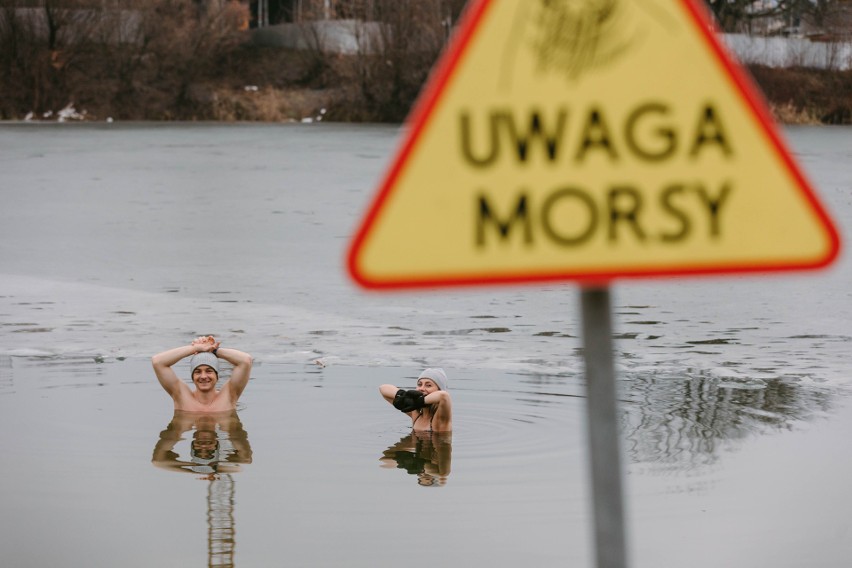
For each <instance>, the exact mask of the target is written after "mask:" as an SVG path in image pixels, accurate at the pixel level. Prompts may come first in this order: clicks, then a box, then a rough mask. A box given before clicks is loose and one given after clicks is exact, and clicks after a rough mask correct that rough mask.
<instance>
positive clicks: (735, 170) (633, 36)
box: [348, 0, 839, 566]
mask: <svg viewBox="0 0 852 568" xmlns="http://www.w3.org/2000/svg"><path fill="white" fill-rule="evenodd" d="M410 124H411V129H410V131H409V133H408V135H407V137H406V138H405V140H404V141H403V144H402V146H401V150H400V152H399V153H398V155H397V156H396V159H395V160H394V162H393V164H392V166H391V167H390V169H389V171H388V174H387V176H386V178H385V180H384V182H383V184H382V186H381V188H380V190H379V192H378V194H377V196H376V198H375V200H374V202H373V203H372V205H371V207H370V209H369V211H368V212H367V215H366V217H365V219H364V222H363V223H362V225H361V227H360V229H359V231H358V232H357V234H356V236H355V238H354V240H353V243H352V247H351V249H350V253H349V259H348V260H349V270H350V273H351V275H352V277H353V278H354V279H355V280H356V281H357V282H358V283H359V284H361V285H362V286H364V287H367V288H373V289H389V288H394V289H398V288H417V287H433V286H459V285H478V284H496V283H517V282H532V281H554V280H576V281H580V282H581V283H583V284H584V286H586V289H585V291H584V292H583V313H584V329H585V330H586V334H587V335H586V337H585V343H586V351H587V367H588V376H587V379H588V381H589V382H590V383H595V384H590V391H589V408H590V418H591V419H595V416H594V415H595V414H597V413H598V412H599V410H597V409H598V402H599V401H598V400H597V398H596V397H597V395H598V394H600V395H601V396H603V397H604V400H603V406H602V407H601V408H602V409H601V410H600V412H603V413H605V414H610V413H612V414H613V416H611V417H610V416H607V418H606V421H610V420H614V409H615V399H614V394H613V393H614V386H612V385H610V386H605V385H604V386H603V387H602V390H603V392H601V393H597V391H596V388H597V386H599V385H598V382H599V381H600V382H601V383H606V382H610V383H612V382H613V381H614V377H613V376H612V375H613V373H612V360H611V356H610V355H608V354H607V353H610V352H611V345H610V341H611V334H610V331H609V327H608V321H609V310H610V309H609V296H608V293H607V291H606V288H605V287H604V284H605V283H606V282H608V281H609V280H611V279H613V278H618V277H639V276H659V275H687V274H691V275H698V274H716V273H741V272H767V271H779V270H796V269H810V268H819V267H823V266H826V265H828V264H829V263H830V262H832V261H833V260H834V258H835V257H836V256H837V254H838V250H839V238H838V235H837V231H836V229H835V228H834V226H833V225H832V223H831V221H830V219H829V218H828V216H827V214H826V213H825V211H824V209H823V208H822V206H821V205H820V203H819V202H818V200H817V198H816V197H815V195H814V193H813V191H812V190H811V188H810V187H809V185H808V183H807V181H806V180H805V178H804V176H803V175H802V173H801V171H800V170H799V168H798V167H797V165H796V164H795V163H794V161H793V159H792V158H791V157H790V153H789V151H788V150H787V149H786V147H785V145H784V143H783V142H782V140H781V139H780V137H779V135H778V133H777V132H776V131H775V129H774V127H773V125H772V122H771V119H770V118H769V116H768V114H767V111H766V110H765V109H764V106H763V104H762V103H761V101H760V100H759V97H757V96H756V95H755V92H754V90H753V88H752V87H751V84H750V82H749V80H748V79H747V77H746V76H745V73H744V72H743V71H742V70H740V69H739V68H738V66H737V65H736V64H734V63H733V62H732V61H731V60H730V59H729V58H728V57H727V56H726V55H725V53H724V51H723V50H722V48H721V47H720V46H719V44H718V42H717V41H716V39H715V38H714V36H713V35H712V33H711V32H710V31H709V25H708V23H707V22H706V21H705V19H704V18H703V15H702V14H701V8H700V7H699V6H698V2H697V1H696V2H694V3H693V2H692V1H691V0H656V1H653V2H635V1H633V0H585V1H583V2H571V1H567V0H562V1H558V0H557V1H552V2H529V1H527V0H515V1H511V0H500V1H499V2H498V1H494V0H475V1H473V2H471V4H470V5H469V7H468V10H467V12H466V15H465V18H464V20H463V22H462V24H461V26H460V29H459V31H458V32H457V35H456V38H455V40H454V42H453V43H452V45H451V46H450V47H449V49H448V51H447V53H446V54H445V56H444V57H443V58H442V60H441V61H440V62H439V64H438V65H437V67H436V69H435V70H434V72H433V77H432V79H431V80H430V82H429V84H428V85H427V86H426V88H425V90H424V93H423V95H422V97H421V100H420V101H419V102H418V105H417V107H416V108H415V110H414V112H413V114H412V116H411V119H410ZM593 313H595V314H598V315H596V316H594V319H591V320H590V318H591V316H592V314H593ZM599 317H600V318H603V319H605V320H606V322H607V323H606V325H603V324H600V325H603V327H600V326H599V321H598V319H597V318H599ZM593 337H594V338H595V339H593ZM601 342H603V343H601ZM598 347H600V348H601V353H600V355H599V356H601V357H606V358H607V361H596V360H593V357H595V356H597V355H594V356H593V355H592V353H594V352H596V350H597V348H598ZM593 379H594V380H593ZM608 423H609V426H608V427H607V426H604V428H608V429H609V430H613V431H614V430H615V423H614V422H611V423H610V422H608ZM599 427H600V425H598V426H597V427H596V426H595V424H594V423H591V424H590V429H592V430H593V431H592V432H591V433H590V435H591V436H592V440H593V444H592V447H591V450H592V453H593V455H592V461H593V463H594V462H596V459H597V458H596V454H595V452H596V451H598V449H600V448H598V445H599V444H604V445H606V444H610V446H611V447H609V448H608V449H606V450H602V454H601V455H607V454H608V455H611V456H612V459H616V460H617V458H618V452H617V438H616V436H615V435H614V433H613V435H612V436H609V435H606V436H603V435H601V436H598V435H597V433H598V430H597V429H596V428H599ZM610 437H611V438H612V440H611V441H607V440H608V438H610ZM601 440H604V441H603V442H602V441H601ZM607 459H609V458H607ZM609 465H610V466H612V465H614V467H609V471H610V472H611V473H610V475H617V476H618V477H617V478H616V479H615V482H614V483H610V481H612V480H609V481H605V482H604V484H606V483H609V486H607V487H606V488H605V489H604V490H603V491H602V494H608V495H613V494H617V497H618V498H617V499H615V501H617V503H616V502H614V503H611V504H610V505H611V506H612V507H615V508H616V509H618V510H619V511H618V514H617V515H616V517H617V522H616V523H615V524H620V523H621V522H622V521H621V517H620V515H621V513H620V507H621V505H620V473H619V466H618V463H615V464H609ZM606 469H607V467H603V468H600V469H597V468H596V469H595V477H594V481H595V484H596V485H597V484H598V482H599V481H600V479H599V478H600V476H603V475H606V473H605V472H604V471H603V470H606ZM595 496H596V497H595V499H596V503H599V500H598V497H599V495H598V492H597V491H596V492H595ZM609 514H610V513H608V512H605V511H602V510H596V518H598V519H600V518H601V516H602V515H604V516H606V515H609ZM608 518H610V519H611V520H612V519H613V518H614V517H612V516H610V517H608ZM611 524H612V523H611ZM599 528H600V525H599ZM615 532H617V533H618V535H615V534H611V535H610V539H615V540H619V541H620V540H621V539H622V537H621V536H620V529H618V530H617V531H615ZM600 534H601V533H600V531H599V532H598V535H599V538H598V541H599V542H598V551H599V558H601V561H603V559H602V556H601V550H602V548H607V549H608V550H612V549H613V548H614V549H619V550H620V552H617V553H615V554H614V556H616V557H618V556H620V557H621V558H622V559H623V558H624V551H623V542H618V543H615V542H612V540H610V541H609V542H607V543H605V546H604V544H603V543H601V536H600ZM623 562H624V561H623V560H621V561H619V560H616V559H614V558H613V557H610V560H609V561H607V564H606V565H608V566H621V565H623Z"/></svg>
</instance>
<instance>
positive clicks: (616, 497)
mask: <svg viewBox="0 0 852 568" xmlns="http://www.w3.org/2000/svg"><path fill="white" fill-rule="evenodd" d="M581 304H582V317H583V353H584V359H585V364H586V392H587V398H588V400H587V404H586V407H587V412H588V418H587V429H588V441H589V458H590V462H591V470H590V471H591V483H592V503H593V508H594V511H593V515H594V526H595V553H596V557H597V566H598V568H625V567H626V566H627V550H626V545H625V540H626V539H625V529H624V506H623V502H622V470H621V450H620V444H619V439H620V436H621V434H620V432H619V428H618V408H617V396H616V388H615V365H614V362H613V348H612V315H611V313H612V309H611V306H610V296H609V289H608V288H606V287H590V288H583V289H582V291H581Z"/></svg>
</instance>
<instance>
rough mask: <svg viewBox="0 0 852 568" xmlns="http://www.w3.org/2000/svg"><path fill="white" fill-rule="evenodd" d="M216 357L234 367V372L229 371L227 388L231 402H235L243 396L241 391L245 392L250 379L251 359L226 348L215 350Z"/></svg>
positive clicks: (246, 355) (245, 354) (235, 350)
mask: <svg viewBox="0 0 852 568" xmlns="http://www.w3.org/2000/svg"><path fill="white" fill-rule="evenodd" d="M216 356H217V357H219V358H220V359H224V360H225V361H227V362H228V363H230V364H231V365H233V366H234V370H233V371H231V378H230V379H228V388H229V389H230V390H231V397H232V400H233V401H234V402H236V400H237V399H238V398H239V397H240V395H241V394H243V390H245V388H246V385H247V384H248V382H249V378H250V377H251V364H252V361H253V359H252V357H251V355H249V354H248V353H243V352H242V351H238V350H237V349H229V348H227V347H220V348H219V349H217V350H216Z"/></svg>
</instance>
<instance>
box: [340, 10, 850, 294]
mask: <svg viewBox="0 0 852 568" xmlns="http://www.w3.org/2000/svg"><path fill="white" fill-rule="evenodd" d="M495 2H496V0H473V3H472V4H470V5H469V6H468V7H467V8H466V10H465V13H464V15H463V17H462V20H461V22H460V24H459V29H458V31H457V32H456V35H455V36H454V38H453V39H452V41H451V42H450V44H449V45H448V47H447V52H446V54H445V55H444V56H443V57H442V58H441V59H440V61H439V62H438V64H437V66H436V67H435V69H434V71H433V75H432V76H431V77H430V79H429V81H428V82H427V84H426V86H425V87H424V90H423V92H422V93H421V95H420V97H419V99H418V101H417V103H416V104H415V106H414V109H413V110H412V112H411V114H410V116H409V117H408V120H407V123H408V124H409V126H410V130H409V132H408V133H407V134H406V137H405V139H404V141H403V144H402V146H401V147H400V149H399V151H398V154H397V156H396V158H395V160H394V162H393V165H392V166H391V168H390V169H389V170H388V172H387V173H386V175H385V178H384V180H383V182H382V184H381V186H380V189H379V192H378V193H377V194H376V196H375V198H374V200H373V202H372V204H371V205H370V208H369V209H368V211H367V214H366V216H365V217H364V220H363V221H362V223H361V225H360V227H359V229H358V231H357V233H356V234H355V237H354V239H353V240H352V244H351V246H350V248H349V252H348V256H347V266H348V269H349V274H350V276H351V277H352V279H353V280H355V282H357V283H358V284H359V285H361V286H363V287H364V288H368V289H375V290H391V289H411V288H436V287H461V286H482V285H496V284H529V283H544V282H557V281H562V282H569V281H573V282H579V283H581V284H584V285H592V284H606V283H608V282H609V281H611V280H614V279H618V278H647V277H655V276H701V275H721V274H743V273H759V272H776V271H794V270H805V269H819V268H824V267H826V266H828V265H829V264H831V263H832V262H833V261H834V260H835V259H836V258H837V256H838V254H839V252H840V237H839V235H838V233H837V229H836V228H835V226H834V224H833V223H832V221H831V219H830V217H829V216H828V214H827V213H826V211H825V210H824V209H823V207H822V205H821V204H820V202H819V201H818V200H817V198H816V196H815V195H814V193H813V190H812V189H811V185H810V184H809V183H808V182H807V180H806V179H805V177H804V175H803V174H802V172H801V171H800V169H799V168H798V166H797V165H796V164H795V163H794V162H793V160H792V158H791V157H790V153H789V151H788V150H787V149H786V147H785V145H784V143H783V142H782V140H781V138H780V136H779V135H778V132H777V131H776V129H775V125H774V120H773V119H772V117H771V115H770V113H769V111H768V110H766V107H765V105H764V103H763V102H762V95H759V94H758V93H759V91H758V89H757V87H756V86H755V85H754V84H753V82H752V80H751V78H750V77H749V76H747V74H746V73H745V71H743V70H742V69H741V68H740V67H739V65H737V64H735V63H734V62H733V60H732V59H731V58H730V57H729V56H728V55H727V54H726V52H725V51H724V50H723V49H722V47H721V45H720V43H719V41H718V40H717V39H716V38H715V37H714V35H713V31H712V24H711V23H710V18H709V17H708V16H707V13H706V8H705V7H704V6H698V4H697V2H698V0H681V2H682V3H683V4H684V5H685V6H686V8H687V10H688V11H689V13H690V14H691V15H692V17H693V19H694V20H695V22H696V23H697V24H698V28H699V29H700V30H701V32H702V33H703V36H704V39H705V40H706V42H707V44H708V46H709V47H710V49H711V51H712V52H713V53H714V54H715V55H716V57H717V58H718V60H719V62H720V63H721V64H722V65H723V66H724V68H725V70H726V71H727V75H728V77H729V78H730V79H731V80H732V81H733V82H734V85H735V86H736V88H737V91H738V92H739V93H740V94H741V95H742V96H743V98H744V100H745V103H746V104H747V105H748V107H750V108H751V110H752V112H753V113H754V115H755V116H756V117H757V118H758V120H759V121H760V123H761V124H762V125H763V130H764V132H765V134H766V135H767V137H768V138H769V141H770V142H771V145H772V146H773V147H774V148H775V151H776V152H778V154H779V155H780V157H781V159H782V161H783V163H784V164H785V165H786V167H787V169H788V170H789V172H790V173H791V174H792V175H793V177H794V178H795V179H796V182H797V183H798V185H799V187H800V188H801V189H802V191H803V192H804V195H805V197H806V198H807V200H808V202H809V203H810V205H811V207H812V208H813V211H814V213H816V215H817V217H818V218H819V219H820V221H821V222H822V225H823V227H824V228H825V230H826V232H827V233H828V237H829V240H830V242H831V246H830V250H829V252H828V254H827V255H826V256H825V258H822V259H819V260H817V261H815V262H809V263H801V264H797V263H767V264H754V263H749V264H747V265H742V264H736V263H730V264H727V265H726V264H725V263H718V264H715V265H713V266H712V267H711V266H700V265H696V266H693V267H689V266H683V265H678V266H677V267H671V268H668V269H667V268H665V267H655V268H653V269H642V268H637V269H630V270H627V271H624V270H619V271H597V272H596V271H588V272H587V271H583V270H582V269H572V270H571V271H570V272H564V271H560V272H553V271H545V272H538V273H536V272H524V273H523V274H470V275H453V276H447V275H442V274H436V275H434V276H431V277H430V276H421V277H417V278H414V279H411V278H400V279H383V280H380V281H376V280H371V279H369V278H366V277H365V276H364V275H363V274H361V273H360V271H359V270H358V263H357V258H358V255H359V253H360V251H361V247H362V245H363V243H364V240H365V239H366V236H367V234H368V233H369V230H370V227H371V226H372V225H373V223H374V222H375V220H376V218H377V217H378V215H379V212H380V211H381V209H382V206H383V204H384V201H385V199H387V197H388V195H389V194H390V193H391V191H392V189H393V187H394V185H395V182H396V180H397V178H398V177H399V175H400V172H401V170H402V168H403V166H404V165H405V163H406V162H407V161H408V157H409V155H411V153H412V152H413V150H414V147H415V145H416V143H417V142H418V140H419V138H420V136H419V135H420V131H421V130H422V129H423V128H424V126H425V124H426V122H427V120H428V118H429V116H430V115H431V113H432V109H433V108H434V107H435V105H436V103H437V101H438V99H439V98H440V94H441V92H442V91H443V90H444V88H445V87H446V85H447V83H448V82H449V81H450V80H451V78H452V75H453V71H454V70H455V69H456V67H457V65H458V62H459V60H460V59H461V57H462V55H463V54H464V52H465V48H466V47H467V44H468V42H469V41H470V39H471V37H472V36H473V32H474V30H475V29H476V28H477V27H478V25H479V22H480V21H481V20H482V18H483V17H484V16H485V14H486V12H487V11H488V9H489V7H490V6H492V5H493V4H494V3H495Z"/></svg>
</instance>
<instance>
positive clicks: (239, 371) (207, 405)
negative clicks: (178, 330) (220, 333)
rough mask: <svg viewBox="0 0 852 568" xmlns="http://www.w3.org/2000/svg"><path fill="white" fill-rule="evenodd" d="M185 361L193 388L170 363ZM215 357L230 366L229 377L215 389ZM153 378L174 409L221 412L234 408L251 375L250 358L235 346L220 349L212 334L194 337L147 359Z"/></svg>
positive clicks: (217, 378) (216, 365)
mask: <svg viewBox="0 0 852 568" xmlns="http://www.w3.org/2000/svg"><path fill="white" fill-rule="evenodd" d="M185 357H192V358H191V359H190V360H189V367H190V373H191V374H192V382H193V384H194V385H195V390H193V389H191V388H189V386H188V385H187V384H186V383H184V382H183V381H182V380H180V379H179V378H178V376H177V375H176V374H175V372H174V370H173V369H172V365H174V364H175V363H177V362H178V361H180V360H181V359H184V358H185ZM219 359H224V360H225V361H227V362H228V363H230V364H231V365H233V366H234V369H233V371H232V372H231V378H230V379H229V380H228V381H227V382H226V383H225V384H224V385H222V388H221V389H219V390H218V391H217V390H216V383H217V382H218V381H219ZM151 363H152V364H153V365H154V373H155V374H156V375H157V380H159V381H160V384H161V385H162V386H163V388H164V389H166V392H167V393H169V396H171V397H172V400H174V401H175V410H184V411H188V412H223V411H229V410H234V409H235V408H236V406H237V399H238V398H240V395H241V394H242V393H243V390H244V389H245V388H246V385H247V384H248V381H249V375H250V374H251V364H252V358H251V355H249V354H248V353H243V352H242V351H237V350H236V349H226V348H225V347H222V348H220V347H219V342H218V341H216V340H215V339H214V338H213V337H212V336H209V335H208V336H207V337H198V338H196V339H195V340H194V341H193V342H192V343H191V344H190V345H185V346H183V347H175V348H174V349H170V350H168V351H163V352H162V353H159V354H157V355H154V356H153V357H152V358H151Z"/></svg>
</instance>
